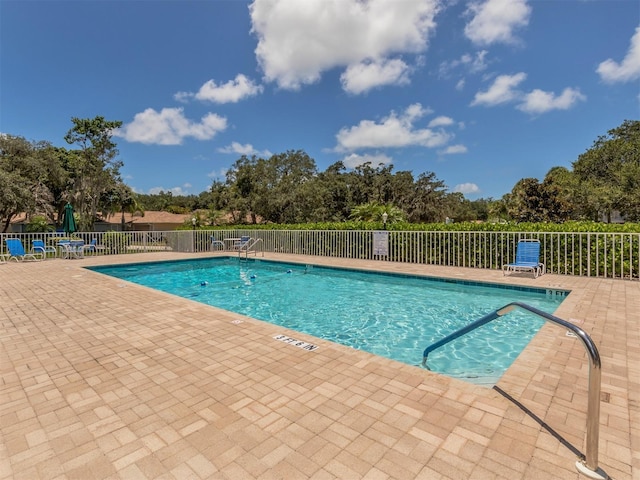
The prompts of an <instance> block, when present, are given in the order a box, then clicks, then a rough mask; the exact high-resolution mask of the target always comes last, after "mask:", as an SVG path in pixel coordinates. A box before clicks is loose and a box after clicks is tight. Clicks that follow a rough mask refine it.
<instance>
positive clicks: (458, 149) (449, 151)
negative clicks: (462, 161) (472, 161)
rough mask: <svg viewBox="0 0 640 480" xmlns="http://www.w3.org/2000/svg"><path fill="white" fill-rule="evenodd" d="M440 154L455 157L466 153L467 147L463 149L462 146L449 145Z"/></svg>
mask: <svg viewBox="0 0 640 480" xmlns="http://www.w3.org/2000/svg"><path fill="white" fill-rule="evenodd" d="M440 153H442V154H443V155H455V154H458V153H467V147H465V146H464V145H449V146H448V147H447V148H445V149H444V150H442V151H441V152H440Z"/></svg>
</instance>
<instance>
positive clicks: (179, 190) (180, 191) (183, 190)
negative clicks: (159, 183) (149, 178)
mask: <svg viewBox="0 0 640 480" xmlns="http://www.w3.org/2000/svg"><path fill="white" fill-rule="evenodd" d="M190 188H191V184H190V183H185V184H184V185H183V186H182V187H172V188H164V187H153V188H150V189H149V192H148V193H149V195H158V194H159V193H160V192H164V193H169V192H171V193H172V194H173V195H189V189H190Z"/></svg>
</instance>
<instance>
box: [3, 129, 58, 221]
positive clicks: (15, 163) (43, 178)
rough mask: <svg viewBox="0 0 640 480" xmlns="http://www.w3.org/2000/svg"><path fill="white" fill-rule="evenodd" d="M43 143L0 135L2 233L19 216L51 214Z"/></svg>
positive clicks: (46, 148) (46, 146)
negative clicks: (20, 214) (22, 214)
mask: <svg viewBox="0 0 640 480" xmlns="http://www.w3.org/2000/svg"><path fill="white" fill-rule="evenodd" d="M49 148H50V145H49V144H48V143H46V142H39V143H31V142H29V141H27V140H26V139H24V138H22V137H15V136H12V135H4V134H0V221H1V222H2V225H3V226H2V231H3V232H6V231H7V230H8V228H9V225H10V224H11V220H12V219H13V218H14V217H15V216H16V215H18V214H19V213H26V214H27V215H30V214H33V213H36V212H40V213H42V212H44V213H47V214H51V212H52V207H51V201H52V194H51V191H50V189H49V186H48V179H49V175H48V172H49V171H48V163H47V162H46V161H45V159H44V157H45V152H46V151H48V149H49Z"/></svg>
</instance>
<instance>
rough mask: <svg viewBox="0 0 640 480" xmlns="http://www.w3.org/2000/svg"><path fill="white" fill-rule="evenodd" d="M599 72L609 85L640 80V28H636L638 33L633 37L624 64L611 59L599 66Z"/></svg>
mask: <svg viewBox="0 0 640 480" xmlns="http://www.w3.org/2000/svg"><path fill="white" fill-rule="evenodd" d="M597 72H598V74H599V75H600V78H601V79H602V80H603V81H605V82H607V83H616V82H629V81H631V80H635V79H638V78H640V27H638V28H636V33H635V34H634V35H633V37H631V42H630V45H629V50H628V51H627V54H626V56H625V57H624V59H623V60H622V63H617V62H616V61H615V60H612V59H611V58H609V59H607V60H605V61H604V62H602V63H601V64H600V65H598V69H597Z"/></svg>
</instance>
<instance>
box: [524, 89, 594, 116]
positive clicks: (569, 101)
mask: <svg viewBox="0 0 640 480" xmlns="http://www.w3.org/2000/svg"><path fill="white" fill-rule="evenodd" d="M586 99H587V97H585V96H584V95H583V94H582V93H580V90H578V89H574V88H565V89H564V90H563V91H562V93H561V94H560V95H555V94H554V93H553V92H544V91H542V90H539V89H535V90H533V91H531V92H530V93H527V94H526V95H524V97H523V101H522V103H520V105H518V106H517V107H516V108H518V110H522V111H523V112H526V113H532V114H540V113H546V112H548V111H550V110H568V109H569V108H571V107H573V106H574V105H575V104H576V103H577V102H580V101H584V100H586Z"/></svg>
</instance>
